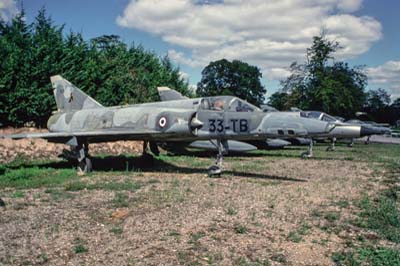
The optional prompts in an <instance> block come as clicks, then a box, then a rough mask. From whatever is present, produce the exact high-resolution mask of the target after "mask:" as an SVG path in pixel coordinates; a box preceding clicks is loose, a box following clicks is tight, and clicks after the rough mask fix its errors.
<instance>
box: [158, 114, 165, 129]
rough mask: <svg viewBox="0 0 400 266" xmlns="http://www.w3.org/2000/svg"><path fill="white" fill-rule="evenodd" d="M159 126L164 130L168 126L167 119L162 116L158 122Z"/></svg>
mask: <svg viewBox="0 0 400 266" xmlns="http://www.w3.org/2000/svg"><path fill="white" fill-rule="evenodd" d="M158 125H159V126H160V127H161V128H163V127H165V126H166V125H167V118H166V117H164V116H162V117H161V118H160V120H158Z"/></svg>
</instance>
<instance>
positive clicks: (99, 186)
mask: <svg viewBox="0 0 400 266" xmlns="http://www.w3.org/2000/svg"><path fill="white" fill-rule="evenodd" d="M141 187H142V184H141V183H138V182H130V181H125V182H97V183H93V184H89V183H86V182H82V181H73V182H69V183H67V184H65V185H64V188H65V190H66V191H80V190H84V189H87V190H110V191H119V190H125V191H136V190H138V189H140V188H141Z"/></svg>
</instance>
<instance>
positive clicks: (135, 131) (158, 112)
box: [9, 76, 334, 143]
mask: <svg viewBox="0 0 400 266" xmlns="http://www.w3.org/2000/svg"><path fill="white" fill-rule="evenodd" d="M51 82H52V85H53V87H54V94H55V97H56V102H57V108H58V110H57V112H55V114H53V115H52V116H51V117H50V118H49V120H48V129H49V131H50V133H42V134H40V133H39V134H17V135H11V136H9V137H12V138H14V139H18V138H23V137H28V138H29V137H42V138H45V139H47V140H48V141H52V142H61V143H65V140H66V139H68V138H70V137H77V138H81V139H85V141H88V142H101V141H113V140H121V139H122V140H127V139H129V140H148V141H152V140H160V141H161V140H169V141H181V140H186V141H189V140H193V141H194V140H202V139H203V140H208V139H238V140H246V139H249V140H251V139H265V138H266V137H283V136H306V135H308V136H314V135H316V136H318V135H321V134H327V133H328V132H330V131H331V130H332V129H333V128H334V126H333V125H331V124H330V123H326V122H323V121H317V120H310V119H306V118H299V114H297V113H293V112H285V113H283V112H279V113H264V112H262V111H261V110H260V109H258V108H257V107H254V106H252V105H250V104H249V103H247V102H245V101H243V100H241V99H239V98H236V97H232V96H220V97H205V98H195V99H180V100H174V101H167V102H153V103H145V104H136V105H128V106H116V107H103V106H102V105H101V104H100V103H98V102H96V101H95V100H94V99H92V98H91V97H90V96H88V95H86V94H85V93H83V92H82V91H81V90H79V89H78V88H77V87H75V86H74V85H72V84H71V83H70V82H68V81H67V80H65V79H63V78H62V77H61V76H53V77H51ZM217 101H220V102H222V107H223V108H222V109H219V110H217V109H213V108H212V107H211V105H212V104H215V102H217ZM238 106H244V107H243V108H248V109H244V111H241V112H239V111H237V110H238V109H237V107H238ZM234 107H236V109H234ZM306 121H307V122H309V123H307V128H305V127H304V124H305V123H304V122H306Z"/></svg>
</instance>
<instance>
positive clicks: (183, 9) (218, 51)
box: [0, 0, 400, 97]
mask: <svg viewBox="0 0 400 266" xmlns="http://www.w3.org/2000/svg"><path fill="white" fill-rule="evenodd" d="M21 6H23V7H24V9H25V11H26V16H27V21H28V22H32V20H33V19H34V17H35V16H36V15H37V12H38V10H39V9H40V8H41V7H43V6H45V7H46V10H47V12H48V14H49V15H50V16H51V17H52V19H53V20H54V21H55V23H57V24H60V25H61V24H66V28H67V29H71V30H73V31H77V32H81V33H82V34H83V35H84V37H85V38H86V39H90V38H93V37H97V36H99V35H103V34H117V35H120V36H121V37H122V39H123V40H124V41H125V42H127V43H132V42H134V43H136V44H142V45H143V46H144V47H145V48H147V49H151V50H154V51H155V52H156V53H157V54H159V55H165V54H168V55H169V57H170V58H171V59H172V60H173V61H174V62H175V63H176V64H177V65H179V66H180V68H181V70H182V74H183V76H185V77H187V78H188V79H189V83H190V84H196V83H197V82H198V81H199V80H200V78H201V70H202V69H203V68H204V67H205V66H206V65H207V64H208V63H209V62H210V61H213V60H218V59H221V58H226V59H229V60H232V59H240V60H242V61H245V62H248V63H250V64H252V65H256V66H258V67H259V68H260V69H261V71H262V73H263V83H264V85H265V86H266V87H267V89H268V95H270V94H271V93H273V92H275V91H276V90H277V89H278V88H279V80H281V79H284V78H285V77H286V76H287V75H288V67H289V65H290V64H291V63H292V62H293V61H299V62H302V61H304V59H305V58H304V56H305V50H306V49H307V47H310V45H311V41H312V37H313V36H315V35H318V34H319V33H320V32H321V30H322V29H324V30H325V32H326V34H327V37H328V38H330V39H332V40H336V41H338V42H340V44H341V46H342V47H343V49H341V50H340V51H339V52H338V53H337V54H336V58H339V59H341V60H346V61H347V62H349V63H350V64H351V65H366V66H367V72H368V76H369V88H374V89H376V88H378V87H381V88H384V89H386V90H388V91H389V92H390V93H391V94H392V96H393V97H400V49H399V44H400V33H399V31H398V26H399V25H400V18H399V17H400V16H399V15H398V11H399V10H400V1H397V0H380V1H378V0H364V1H363V0H320V1H318V0H114V1H109V0H85V1H78V0H69V1H56V0H25V1H23V4H22V5H21V1H14V0H0V16H1V17H2V18H3V19H4V20H6V21H7V20H9V19H10V18H11V17H12V16H13V15H15V14H16V13H17V12H19V10H20V9H21ZM160 85H162V84H160Z"/></svg>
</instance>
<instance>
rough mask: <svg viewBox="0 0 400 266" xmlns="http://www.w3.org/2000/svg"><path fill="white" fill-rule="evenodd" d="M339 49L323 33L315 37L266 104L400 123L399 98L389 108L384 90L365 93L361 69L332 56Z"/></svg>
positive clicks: (284, 108)
mask: <svg viewBox="0 0 400 266" xmlns="http://www.w3.org/2000/svg"><path fill="white" fill-rule="evenodd" d="M339 49H341V47H340V44H339V43H338V42H334V41H329V40H328V39H327V38H326V37H325V35H324V33H322V34H321V35H320V36H315V37H314V38H313V43H312V46H311V47H310V48H309V49H307V51H306V62H304V63H298V62H294V63H292V64H291V66H290V73H291V74H290V75H289V77H287V78H286V79H284V80H282V81H281V88H280V90H279V91H278V92H275V93H274V94H272V95H271V97H270V99H269V102H268V103H269V104H270V105H271V106H273V107H275V108H277V109H279V110H287V109H289V108H291V107H297V108H300V109H304V110H318V111H323V112H326V113H328V114H331V115H335V116H341V117H344V118H346V119H349V118H354V117H355V114H356V112H365V113H367V117H364V119H369V120H374V121H377V122H384V123H392V124H394V123H395V121H396V120H398V119H400V98H398V99H396V100H395V101H393V103H392V104H391V100H390V95H389V94H388V93H387V92H386V91H385V90H384V89H381V88H380V89H377V90H368V91H367V90H366V88H367V84H368V78H367V76H366V74H365V71H364V67H363V66H355V67H350V66H349V65H348V64H347V63H346V62H342V61H337V60H335V58H334V53H335V52H337V51H338V50H339Z"/></svg>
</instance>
